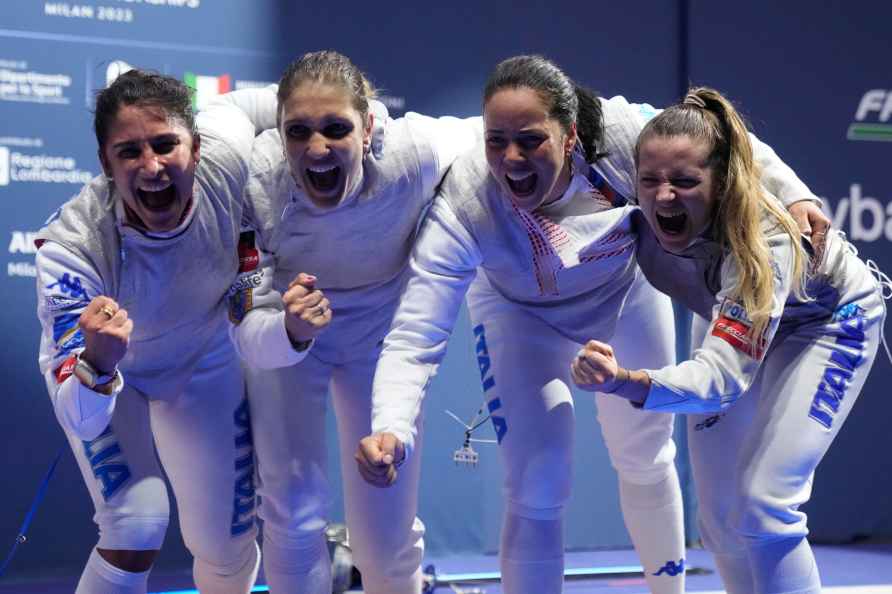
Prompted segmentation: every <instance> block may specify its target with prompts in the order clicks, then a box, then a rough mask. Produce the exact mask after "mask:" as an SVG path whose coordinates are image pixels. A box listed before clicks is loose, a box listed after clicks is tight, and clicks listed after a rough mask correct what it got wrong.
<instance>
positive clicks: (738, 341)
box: [711, 299, 765, 360]
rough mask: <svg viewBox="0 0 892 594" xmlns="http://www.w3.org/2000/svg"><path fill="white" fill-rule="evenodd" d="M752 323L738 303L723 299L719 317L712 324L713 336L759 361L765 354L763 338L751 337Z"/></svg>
mask: <svg viewBox="0 0 892 594" xmlns="http://www.w3.org/2000/svg"><path fill="white" fill-rule="evenodd" d="M752 327H753V323H752V321H750V319H749V316H748V315H747V313H746V310H745V309H744V308H743V306H742V305H740V304H739V303H735V302H734V301H731V300H728V299H725V301H723V302H722V307H721V309H720V311H719V317H718V318H717V319H716V320H715V322H713V324H712V332H711V334H712V335H713V336H716V337H718V338H721V339H722V340H724V341H725V342H727V343H728V344H730V345H731V346H732V347H734V348H735V349H737V350H738V351H741V352H743V353H745V354H747V355H749V356H750V357H752V358H753V359H756V360H759V359H761V358H762V355H764V354H765V336H764V333H763V334H762V336H758V337H756V336H753V335H752Z"/></svg>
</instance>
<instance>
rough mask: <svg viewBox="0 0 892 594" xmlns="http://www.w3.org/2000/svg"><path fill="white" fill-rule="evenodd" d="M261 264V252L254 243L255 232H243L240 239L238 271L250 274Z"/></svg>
mask: <svg viewBox="0 0 892 594" xmlns="http://www.w3.org/2000/svg"><path fill="white" fill-rule="evenodd" d="M258 264H260V252H258V251H257V246H256V245H255V242H254V232H253V231H243V232H242V234H241V235H239V238H238V271H239V272H250V271H252V270H254V269H255V268H257V265H258Z"/></svg>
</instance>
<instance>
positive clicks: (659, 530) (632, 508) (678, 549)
mask: <svg viewBox="0 0 892 594" xmlns="http://www.w3.org/2000/svg"><path fill="white" fill-rule="evenodd" d="M619 496H620V504H621V507H622V510H623V519H624V520H625V522H626V528H627V529H628V531H629V535H630V536H631V537H632V544H634V545H635V550H636V551H637V552H638V558H639V559H640V560H641V565H642V566H643V567H644V577H645V579H646V580H647V585H648V587H649V588H650V590H651V592H652V593H653V594H682V593H683V592H684V584H685V579H684V559H685V548H684V508H683V506H682V500H681V487H680V486H679V483H678V474H677V473H676V472H675V467H673V468H672V472H671V473H670V475H669V476H668V477H666V479H665V480H663V481H662V482H660V483H656V484H653V485H636V484H632V483H629V482H627V481H623V480H620V485H619Z"/></svg>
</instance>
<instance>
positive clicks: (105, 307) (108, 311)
mask: <svg viewBox="0 0 892 594" xmlns="http://www.w3.org/2000/svg"><path fill="white" fill-rule="evenodd" d="M99 311H100V312H101V313H104V314H105V315H107V316H108V319H109V320H110V319H112V318H113V317H115V313H116V312H115V310H113V309H112V307H111V305H108V304H106V305H103V306H102V307H100V308H99Z"/></svg>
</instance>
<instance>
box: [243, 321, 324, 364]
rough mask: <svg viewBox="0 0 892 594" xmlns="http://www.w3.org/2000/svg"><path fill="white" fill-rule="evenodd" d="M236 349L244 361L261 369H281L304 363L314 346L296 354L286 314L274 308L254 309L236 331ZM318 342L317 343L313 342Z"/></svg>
mask: <svg viewBox="0 0 892 594" xmlns="http://www.w3.org/2000/svg"><path fill="white" fill-rule="evenodd" d="M233 334H234V337H235V340H234V342H235V347H236V350H238V352H239V354H240V355H241V356H242V358H243V359H244V360H245V361H247V362H248V363H249V364H250V365H252V366H253V367H256V368H258V369H277V368H279V367H288V366H290V365H296V364H297V363H300V362H301V361H303V360H304V358H305V357H306V356H307V353H309V352H310V349H312V348H313V345H312V343H311V344H310V346H309V347H307V348H306V349H304V350H303V351H300V352H298V351H296V350H294V347H293V346H292V344H291V339H290V338H288V332H287V331H286V330H285V312H284V311H278V310H274V309H271V308H265V307H261V308H256V309H252V310H251V311H249V312H248V314H247V315H246V316H245V319H244V320H242V323H241V324H239V325H238V326H236V327H235V328H234V329H233ZM313 342H315V341H313Z"/></svg>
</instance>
